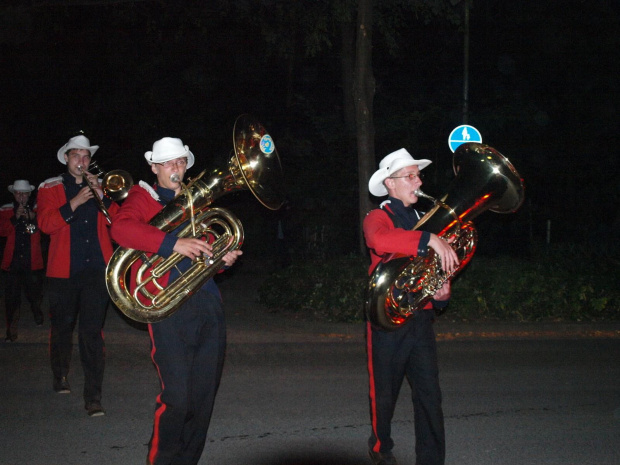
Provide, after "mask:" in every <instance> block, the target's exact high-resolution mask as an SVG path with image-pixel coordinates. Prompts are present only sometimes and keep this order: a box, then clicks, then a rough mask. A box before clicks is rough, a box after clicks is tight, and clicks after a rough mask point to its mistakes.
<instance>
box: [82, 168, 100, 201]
mask: <svg viewBox="0 0 620 465" xmlns="http://www.w3.org/2000/svg"><path fill="white" fill-rule="evenodd" d="M83 173H84V175H85V176H86V181H87V182H88V184H90V185H91V187H92V188H93V189H94V190H96V191H97V194H99V198H100V199H102V198H103V189H102V188H101V186H100V185H99V179H98V178H97V176H95V175H94V174H91V173H89V172H88V171H83Z"/></svg>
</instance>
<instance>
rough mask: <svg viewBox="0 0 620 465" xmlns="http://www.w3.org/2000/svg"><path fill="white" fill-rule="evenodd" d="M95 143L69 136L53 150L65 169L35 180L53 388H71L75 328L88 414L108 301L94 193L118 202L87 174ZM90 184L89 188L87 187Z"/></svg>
mask: <svg viewBox="0 0 620 465" xmlns="http://www.w3.org/2000/svg"><path fill="white" fill-rule="evenodd" d="M98 149H99V146H98V145H92V146H91V145H90V141H89V140H88V138H87V137H85V136H83V135H78V136H75V137H72V138H71V139H69V141H68V142H67V143H66V144H65V145H63V146H62V147H61V148H60V149H59V150H58V152H57V158H58V161H59V162H60V163H62V164H63V165H66V167H67V172H66V173H64V174H62V175H61V176H58V177H55V178H50V179H47V180H46V181H43V183H41V186H40V187H39V194H38V208H39V211H38V217H37V218H38V222H39V227H40V228H41V231H43V232H44V233H45V234H49V236H50V248H49V255H48V260H47V280H48V291H47V292H48V298H49V306H50V323H51V330H50V358H51V364H52V372H53V375H54V380H53V388H54V390H55V391H56V392H57V393H59V394H68V393H70V392H71V388H70V386H69V381H68V379H67V376H68V374H69V365H70V361H71V352H72V347H73V342H72V339H73V329H74V327H75V324H76V321H79V323H78V324H79V326H78V342H79V347H80V360H81V362H82V368H83V370H84V394H83V395H84V402H85V405H84V407H85V408H86V411H87V413H88V415H89V416H91V417H96V416H102V415H104V414H105V411H104V409H103V408H102V407H101V387H102V384H103V372H104V366H105V347H104V340H103V325H104V322H105V317H106V310H107V306H108V303H109V297H108V292H107V289H106V285H105V268H106V264H107V263H108V260H109V259H110V257H111V256H112V251H113V247H112V241H111V240H110V232H109V228H108V222H107V219H106V217H105V216H104V214H103V213H102V211H101V210H100V209H99V204H98V203H97V202H96V201H95V199H94V195H98V196H99V198H100V199H101V200H102V203H103V205H104V206H105V207H106V209H107V210H108V212H109V214H112V213H114V212H115V211H116V209H117V208H118V205H117V204H115V203H113V202H111V201H110V200H109V199H107V198H106V197H104V196H103V191H102V190H101V188H100V187H99V180H98V179H97V177H96V176H94V175H92V174H90V173H89V172H88V165H89V164H90V161H91V158H92V157H93V155H95V152H96V151H97V150H98ZM89 184H90V186H89Z"/></svg>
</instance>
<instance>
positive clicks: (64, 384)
mask: <svg viewBox="0 0 620 465" xmlns="http://www.w3.org/2000/svg"><path fill="white" fill-rule="evenodd" d="M54 391H56V392H57V393H58V394H69V393H70V392H71V386H69V381H67V377H66V376H63V377H62V378H60V379H55V380H54Z"/></svg>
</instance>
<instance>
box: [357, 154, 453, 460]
mask: <svg viewBox="0 0 620 465" xmlns="http://www.w3.org/2000/svg"><path fill="white" fill-rule="evenodd" d="M430 163H431V161H430V160H416V159H414V158H413V157H412V156H411V155H410V154H409V152H407V150H405V149H400V150H397V151H396V152H393V153H390V154H389V155H387V156H386V157H385V158H383V160H381V162H380V163H379V169H378V170H377V171H376V172H375V173H374V174H373V175H372V177H371V178H370V181H369V183H368V189H369V191H370V193H371V194H372V195H374V196H377V197H382V196H385V195H387V196H388V198H387V200H386V201H384V202H383V203H382V204H381V207H380V208H378V209H375V210H372V211H371V212H370V213H369V214H368V215H367V216H366V218H365V219H364V223H363V229H364V237H365V240H366V245H367V246H368V248H369V249H370V256H371V265H370V269H369V274H372V272H373V271H374V269H375V268H376V266H377V265H378V264H379V262H380V261H381V258H382V256H383V255H384V254H386V253H401V254H404V255H408V256H424V255H426V254H427V253H428V250H429V247H431V248H432V249H434V250H435V252H436V253H437V254H438V255H439V257H440V258H441V263H442V267H443V269H444V271H447V272H451V271H453V270H454V269H455V268H456V267H457V265H458V258H457V255H456V252H455V251H454V250H453V249H452V248H451V247H450V246H449V245H448V243H447V242H445V241H444V240H443V239H441V238H439V237H438V236H437V235H435V234H432V233H429V232H424V231H418V230H415V231H414V230H413V228H414V226H415V225H416V223H417V222H418V220H419V219H420V218H422V216H423V214H422V213H420V212H418V211H417V210H416V209H415V208H414V204H415V203H416V202H417V201H418V197H417V195H416V193H415V192H416V190H417V189H419V188H420V186H421V185H422V174H421V173H420V170H422V169H424V168H425V167H427V166H428V165H429V164H430ZM449 298H450V282H449V281H448V282H446V283H445V284H444V285H443V287H442V288H441V289H439V290H438V291H437V293H436V294H435V295H434V299H433V301H432V303H431V302H429V303H428V304H427V305H426V307H425V308H424V309H423V310H420V311H418V312H416V313H415V314H414V315H413V316H412V317H411V318H410V319H409V321H408V322H407V323H405V324H404V325H403V326H402V327H399V328H397V329H396V330H393V331H389V330H385V329H383V328H378V327H375V326H374V325H372V324H371V323H370V322H367V328H366V337H367V340H366V348H367V356H368V374H369V401H370V417H371V424H372V433H371V435H370V438H369V440H368V446H369V451H368V452H369V455H370V458H371V460H372V463H373V464H374V465H395V464H396V463H397V462H396V459H395V458H394V455H393V453H392V448H393V446H394V442H393V440H392V437H391V421H392V417H393V414H394V409H395V407H396V401H397V399H398V393H399V391H400V388H401V386H402V383H403V380H404V378H405V377H407V381H408V382H409V384H410V385H411V389H412V400H413V408H414V425H415V452H416V462H415V463H416V464H417V465H443V464H444V462H445V434H444V421H443V411H442V408H441V390H440V386H439V369H438V363H437V348H436V342H435V333H434V330H433V321H434V316H435V312H434V310H433V306H435V307H436V308H440V307H444V306H445V305H447V301H448V299H449Z"/></svg>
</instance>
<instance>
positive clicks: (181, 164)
mask: <svg viewBox="0 0 620 465" xmlns="http://www.w3.org/2000/svg"><path fill="white" fill-rule="evenodd" d="M157 164H158V165H161V166H165V167H166V168H172V167H173V166H178V167H179V168H183V167H184V166H185V165H187V158H179V159H178V160H168V161H165V162H163V163H157Z"/></svg>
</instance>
